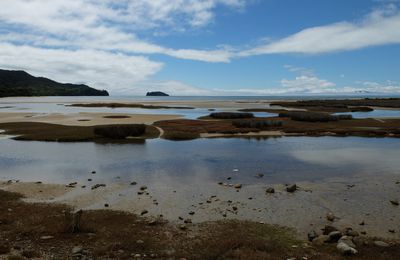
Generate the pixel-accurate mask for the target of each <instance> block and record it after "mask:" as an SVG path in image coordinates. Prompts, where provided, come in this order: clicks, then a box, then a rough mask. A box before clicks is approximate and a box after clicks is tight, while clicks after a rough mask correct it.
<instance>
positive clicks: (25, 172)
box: [0, 137, 400, 184]
mask: <svg viewBox="0 0 400 260" xmlns="http://www.w3.org/2000/svg"><path fill="white" fill-rule="evenodd" d="M366 140H368V142H366ZM399 145H400V140H399V139H391V138H381V139H374V138H368V139H365V138H358V137H346V138H343V137H319V138H315V137H282V138H272V139H266V140H261V141H260V140H259V141H257V140H253V139H200V140H194V141H186V142H173V141H165V140H159V139H157V140H149V141H147V142H146V143H145V144H143V145H134V144H94V143H46V142H22V141H14V140H10V139H1V140H0V148H1V149H0V178H1V179H2V180H8V179H20V180H24V181H38V180H41V181H45V182H52V183H67V182H72V181H87V179H88V178H95V180H96V181H97V182H101V181H104V182H124V183H127V182H130V181H132V180H135V181H152V182H156V181H157V182H160V181H162V180H164V181H165V182H178V183H197V182H198V183H199V184H200V183H202V182H214V183H216V182H218V181H223V180H225V178H226V177H232V178H233V180H234V181H235V182H241V183H249V184H251V183H257V182H265V183H270V182H278V183H282V182H283V183H285V182H293V181H301V180H310V181H312V180H319V179H323V178H326V177H333V176H348V175H351V174H355V173H369V174H377V175H378V174H382V173H390V174H398V170H397V169H398V168H399V167H400V161H399V160H398V147H399ZM377 162H379V163H377ZM233 169H238V170H239V171H237V172H233ZM92 170H96V171H97V174H96V175H95V176H91V174H90V172H91V171H92ZM257 173H263V174H264V176H265V177H264V178H262V179H258V178H255V177H254V176H255V175H256V174H257Z"/></svg>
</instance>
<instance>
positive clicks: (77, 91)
mask: <svg viewBox="0 0 400 260" xmlns="http://www.w3.org/2000/svg"><path fill="white" fill-rule="evenodd" d="M32 96H109V94H108V92H107V91H106V90H97V89H94V88H91V87H89V86H87V85H83V84H69V83H59V82H56V81H53V80H51V79H47V78H43V77H34V76H32V75H30V74H28V73H27V72H25V71H13V70H0V97H32Z"/></svg>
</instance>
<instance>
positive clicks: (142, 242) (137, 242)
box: [136, 239, 144, 244]
mask: <svg viewBox="0 0 400 260" xmlns="http://www.w3.org/2000/svg"><path fill="white" fill-rule="evenodd" d="M136 244H144V241H143V240H140V239H139V240H137V241H136Z"/></svg>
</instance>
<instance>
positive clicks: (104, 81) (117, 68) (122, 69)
mask: <svg viewBox="0 0 400 260" xmlns="http://www.w3.org/2000/svg"><path fill="white" fill-rule="evenodd" d="M0 57H1V59H0V67H1V68H8V69H22V70H27V71H28V72H30V73H32V74H33V75H35V76H46V77H50V78H52V79H54V80H57V81H61V82H72V83H74V82H83V83H86V84H89V85H91V86H96V87H98V88H106V89H107V90H111V92H112V91H113V90H114V89H116V88H118V87H121V86H124V87H129V86H132V85H133V84H135V83H137V82H141V81H144V80H147V79H148V78H149V77H150V76H151V75H153V74H155V73H156V72H158V71H159V70H160V69H161V68H162V67H163V64H162V63H159V62H154V61H151V60H149V59H148V58H146V57H142V56H127V55H123V54H115V53H109V52H103V51H96V50H76V51H71V50H51V49H40V48H35V47H30V46H14V45H11V44H4V43H0Z"/></svg>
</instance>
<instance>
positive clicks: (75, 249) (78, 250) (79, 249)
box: [71, 246, 83, 255]
mask: <svg viewBox="0 0 400 260" xmlns="http://www.w3.org/2000/svg"><path fill="white" fill-rule="evenodd" d="M82 252H83V247H81V246H75V247H73V248H72V250H71V253H72V254H73V255H77V254H82Z"/></svg>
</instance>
